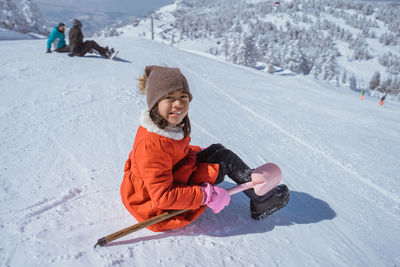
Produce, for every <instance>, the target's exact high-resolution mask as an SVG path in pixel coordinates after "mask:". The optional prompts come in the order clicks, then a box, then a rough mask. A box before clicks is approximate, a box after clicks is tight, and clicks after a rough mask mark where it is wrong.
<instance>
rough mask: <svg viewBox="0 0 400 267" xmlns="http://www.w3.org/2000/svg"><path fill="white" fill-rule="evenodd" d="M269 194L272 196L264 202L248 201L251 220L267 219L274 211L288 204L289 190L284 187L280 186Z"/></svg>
mask: <svg viewBox="0 0 400 267" xmlns="http://www.w3.org/2000/svg"><path fill="white" fill-rule="evenodd" d="M271 191H272V192H269V193H271V194H272V196H271V197H270V198H268V199H266V200H263V201H261V202H258V201H257V200H250V212H251V218H253V219H254V220H258V221H261V220H263V219H265V218H267V217H268V216H269V215H271V214H272V213H274V212H275V211H277V210H279V209H281V208H283V207H284V206H286V204H287V203H288V202H289V196H290V193H289V189H288V187H287V186H286V185H284V184H281V185H278V186H277V187H275V188H274V189H272V190H271Z"/></svg>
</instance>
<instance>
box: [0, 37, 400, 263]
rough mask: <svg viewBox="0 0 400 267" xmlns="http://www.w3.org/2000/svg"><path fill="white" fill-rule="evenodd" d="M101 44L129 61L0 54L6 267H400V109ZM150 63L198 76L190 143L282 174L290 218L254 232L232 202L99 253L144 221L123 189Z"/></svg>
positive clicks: (295, 80)
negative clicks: (140, 80)
mask: <svg viewBox="0 0 400 267" xmlns="http://www.w3.org/2000/svg"><path fill="white" fill-rule="evenodd" d="M97 41H99V43H100V44H103V45H108V46H112V47H115V48H117V49H118V50H120V51H121V52H120V54H119V59H118V60H116V61H112V60H105V59H102V58H99V57H96V56H87V57H83V58H78V57H74V58H70V57H68V56H66V55H65V54H57V53H52V54H44V53H43V51H44V48H45V42H46V40H29V41H12V42H11V41H3V42H0V69H1V71H0V114H1V115H0V127H1V128H0V152H1V158H0V196H1V198H0V207H1V211H0V235H1V243H0V265H1V266H398V265H400V256H399V253H398V247H399V245H400V232H399V225H400V196H399V193H398V192H399V189H400V179H399V178H400V176H399V172H400V163H399V155H400V141H399V140H400V138H399V135H400V134H399V133H400V123H399V117H400V105H399V103H397V102H396V103H393V102H390V101H389V102H387V103H385V104H384V106H382V107H381V106H379V105H378V99H376V98H371V97H367V98H366V99H365V100H364V101H360V99H359V94H358V93H356V92H353V91H349V90H347V89H345V88H338V87H334V86H332V85H328V84H326V83H323V82H321V83H319V82H317V81H315V80H312V79H309V78H308V77H303V76H292V77H291V76H286V77H284V76H279V75H269V74H266V73H263V72H259V71H257V70H254V69H250V68H246V67H240V66H236V65H232V64H229V63H224V62H221V61H218V60H213V59H212V58H210V57H204V56H201V55H197V54H191V53H189V52H187V51H181V50H178V49H175V48H173V47H170V46H166V45H163V44H160V43H157V42H151V41H147V40H139V39H135V38H133V37H119V38H109V39H98V40H97ZM150 64H157V65H168V66H176V67H179V68H181V70H182V72H183V73H184V74H185V75H186V77H187V78H188V81H189V84H190V87H191V90H192V93H193V96H194V99H193V102H192V104H191V106H190V112H189V113H190V117H191V121H192V126H193V132H192V143H193V144H197V145H201V146H207V145H209V144H212V143H216V142H220V143H223V144H224V145H225V146H227V147H229V148H230V149H232V150H234V151H235V152H237V153H238V154H239V155H240V156H241V157H242V158H243V159H244V160H245V161H246V162H247V163H248V164H249V165H250V166H251V167H256V166H258V165H260V164H262V163H264V162H275V163H277V164H278V165H279V166H280V167H281V168H282V171H283V182H284V183H286V184H287V185H288V186H289V188H290V189H291V190H292V191H291V201H290V202H289V204H288V206H287V207H286V208H284V209H282V210H281V211H279V212H277V213H275V214H273V215H272V216H270V217H269V218H267V219H266V220H264V221H261V222H258V221H254V220H252V219H251V218H250V216H249V201H248V199H247V198H246V197H245V196H244V195H243V194H240V195H235V196H233V197H232V201H231V204H230V205H229V207H227V208H226V209H224V210H223V211H222V212H221V213H220V214H218V215H215V214H213V213H212V212H211V211H210V210H207V211H206V212H205V213H204V214H203V215H202V216H201V217H200V218H199V219H198V220H197V221H196V222H195V223H193V224H191V225H189V226H188V227H186V228H183V229H179V230H175V231H171V232H165V233H153V232H151V231H149V230H147V229H143V230H141V231H138V232H136V233H133V234H131V235H129V236H127V237H125V238H123V239H121V240H118V241H115V242H114V243H112V244H111V245H110V246H108V247H100V248H97V249H96V250H93V245H94V244H95V243H96V241H97V239H98V238H101V237H103V236H105V235H108V234H110V233H113V232H115V231H117V230H120V229H122V228H125V227H127V226H130V225H132V224H134V223H136V221H135V220H134V219H133V218H132V217H131V216H130V214H129V213H128V212H127V211H126V210H125V208H124V207H123V205H122V203H121V200H120V195H119V186H120V182H121V180H122V175H123V167H124V163H125V160H126V159H127V156H128V153H129V152H130V150H131V146H132V143H133V139H134V136H135V133H136V128H137V126H138V118H139V115H140V111H141V110H143V109H144V108H145V106H146V105H145V103H146V101H145V97H144V96H142V95H141V94H139V93H138V91H137V89H136V78H137V77H138V76H139V75H141V74H142V72H143V69H144V67H145V66H146V65H150ZM233 185H234V184H233V182H232V181H230V180H229V179H227V180H226V181H225V182H224V183H223V185H222V186H223V187H225V188H228V187H231V186H233ZM396 251H397V252H396Z"/></svg>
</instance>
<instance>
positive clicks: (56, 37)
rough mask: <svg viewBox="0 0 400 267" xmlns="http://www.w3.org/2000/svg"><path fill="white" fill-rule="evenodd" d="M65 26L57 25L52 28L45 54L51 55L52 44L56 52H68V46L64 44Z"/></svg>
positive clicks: (62, 24)
mask: <svg viewBox="0 0 400 267" xmlns="http://www.w3.org/2000/svg"><path fill="white" fill-rule="evenodd" d="M64 32H65V24H64V23H62V22H61V23H59V24H58V26H57V27H54V28H53V31H52V32H51V33H50V36H49V39H48V40H47V53H51V44H53V43H54V47H55V48H56V49H55V51H56V52H69V46H68V45H67V44H66V43H65V33H64Z"/></svg>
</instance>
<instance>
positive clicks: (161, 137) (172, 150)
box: [121, 112, 219, 232]
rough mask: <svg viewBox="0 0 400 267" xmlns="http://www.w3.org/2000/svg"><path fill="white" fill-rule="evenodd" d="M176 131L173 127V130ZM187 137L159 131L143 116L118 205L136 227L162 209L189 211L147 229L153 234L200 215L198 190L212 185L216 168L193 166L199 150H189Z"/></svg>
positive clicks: (204, 165)
mask: <svg viewBox="0 0 400 267" xmlns="http://www.w3.org/2000/svg"><path fill="white" fill-rule="evenodd" d="M175 130H176V127H175ZM189 142H190V137H189V136H187V137H186V138H183V132H177V131H174V129H173V128H168V127H167V128H166V129H160V128H158V127H157V126H156V125H155V124H154V123H153V122H152V121H151V119H150V117H149V116H148V112H144V113H143V114H142V117H141V125H140V126H139V129H138V131H137V134H136V138H135V141H134V144H133V149H132V151H131V152H130V154H129V159H128V160H127V161H126V163H125V169H124V178H123V181H122V185H121V197H122V202H123V203H124V205H125V207H126V208H127V209H128V211H129V212H130V213H131V214H132V215H133V216H134V217H135V218H136V219H137V220H138V221H139V222H142V221H144V220H147V219H149V218H151V217H154V216H156V215H159V214H161V213H163V212H164V211H165V210H179V209H190V211H187V212H185V213H182V214H180V215H177V216H175V217H172V218H170V219H167V220H165V221H162V222H159V223H157V224H153V225H151V226H148V227H147V228H148V229H150V230H152V231H155V232H160V231H165V230H170V229H175V228H180V227H183V226H185V225H188V224H189V223H191V222H193V221H194V220H195V219H196V218H197V217H198V216H200V214H201V213H203V211H204V210H205V208H206V206H202V205H201V203H202V201H203V192H202V190H201V188H200V186H199V185H201V184H202V183H204V182H209V183H211V184H214V182H215V180H216V178H217V176H218V170H219V165H218V164H210V163H197V162H196V153H197V152H199V151H200V150H201V149H200V147H198V146H191V145H189Z"/></svg>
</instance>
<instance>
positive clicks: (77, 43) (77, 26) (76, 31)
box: [68, 19, 114, 58]
mask: <svg viewBox="0 0 400 267" xmlns="http://www.w3.org/2000/svg"><path fill="white" fill-rule="evenodd" d="M81 29H82V23H81V22H80V21H79V20H78V19H74V21H73V23H72V28H71V29H70V30H69V54H68V56H70V57H73V56H80V57H83V56H84V55H85V54H86V53H89V52H90V51H91V50H92V49H93V50H96V51H97V52H98V53H99V54H100V55H101V56H102V57H105V58H110V57H111V55H112V54H113V52H114V51H113V50H114V49H111V50H110V49H108V47H102V46H100V45H98V44H97V43H96V42H95V41H93V40H88V41H85V42H84V41H83V34H82V31H81Z"/></svg>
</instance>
